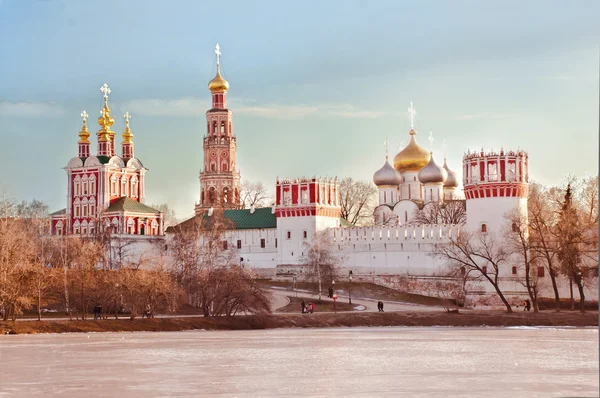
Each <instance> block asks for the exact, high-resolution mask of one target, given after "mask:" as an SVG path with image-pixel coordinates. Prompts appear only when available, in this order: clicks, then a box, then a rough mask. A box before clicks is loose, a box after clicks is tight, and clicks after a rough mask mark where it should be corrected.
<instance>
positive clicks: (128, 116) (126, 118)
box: [123, 112, 131, 124]
mask: <svg viewBox="0 0 600 398" xmlns="http://www.w3.org/2000/svg"><path fill="white" fill-rule="evenodd" d="M123 117H124V118H125V123H127V124H129V119H131V115H130V114H129V112H125V114H124V115H123Z"/></svg>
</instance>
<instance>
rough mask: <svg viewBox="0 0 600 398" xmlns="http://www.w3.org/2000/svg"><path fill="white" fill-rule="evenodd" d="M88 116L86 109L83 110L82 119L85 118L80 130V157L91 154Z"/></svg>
mask: <svg viewBox="0 0 600 398" xmlns="http://www.w3.org/2000/svg"><path fill="white" fill-rule="evenodd" d="M87 118H88V114H87V112H86V111H83V112H81V119H82V120H83V126H82V127H81V131H80V132H79V142H78V144H79V157H80V158H87V157H89V156H90V140H89V138H90V132H89V131H88V129H87Z"/></svg>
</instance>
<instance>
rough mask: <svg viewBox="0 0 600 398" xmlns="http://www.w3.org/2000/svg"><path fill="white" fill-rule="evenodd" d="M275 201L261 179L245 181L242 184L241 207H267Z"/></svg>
mask: <svg viewBox="0 0 600 398" xmlns="http://www.w3.org/2000/svg"><path fill="white" fill-rule="evenodd" d="M272 203H273V198H272V197H271V196H270V195H269V193H268V191H267V188H266V187H265V185H264V184H263V183H262V182H261V181H255V182H254V181H243V182H242V184H241V186H240V207H241V208H242V209H249V208H251V207H253V206H254V207H256V208H258V207H267V206H270V205H271V204H272Z"/></svg>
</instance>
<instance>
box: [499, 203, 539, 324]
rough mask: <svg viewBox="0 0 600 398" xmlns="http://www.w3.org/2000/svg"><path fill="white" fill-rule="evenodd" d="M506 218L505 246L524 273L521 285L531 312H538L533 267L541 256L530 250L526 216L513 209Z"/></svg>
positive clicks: (535, 278)
mask: <svg viewBox="0 0 600 398" xmlns="http://www.w3.org/2000/svg"><path fill="white" fill-rule="evenodd" d="M506 218H507V220H508V225H509V228H507V230H506V231H505V233H504V237H505V242H506V245H507V247H508V249H510V251H511V252H512V253H514V254H515V255H516V256H518V257H519V259H520V262H521V265H522V269H523V270H524V271H525V281H524V283H523V285H524V286H525V288H527V293H528V294H529V298H530V299H531V303H532V305H533V311H534V312H539V307H538V293H539V292H538V284H537V273H536V272H535V271H536V269H535V267H534V265H535V264H537V262H538V260H541V255H540V253H538V252H536V251H535V250H533V249H532V248H531V242H530V240H529V223H528V220H527V217H526V215H525V214H523V213H522V212H520V211H519V210H518V209H514V210H513V211H510V212H509V213H508V214H507V215H506Z"/></svg>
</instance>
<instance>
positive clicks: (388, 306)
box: [269, 288, 444, 312]
mask: <svg viewBox="0 0 600 398" xmlns="http://www.w3.org/2000/svg"><path fill="white" fill-rule="evenodd" d="M269 290H270V291H271V294H272V297H273V299H272V301H271V308H272V309H273V311H275V310H277V309H279V308H281V307H285V306H286V305H287V304H289V300H288V299H287V297H303V298H310V299H313V300H317V299H318V298H319V296H318V295H317V294H314V293H310V292H305V291H298V290H296V291H295V292H294V291H291V290H287V289H276V288H270V289H269ZM321 300H327V301H330V300H331V299H330V298H329V297H327V296H326V295H322V296H321ZM342 300H343V301H346V300H348V296H344V295H338V302H339V301H342ZM383 303H384V307H383V309H384V311H391V312H394V311H440V310H443V309H444V307H441V306H431V305H421V304H413V303H407V302H398V301H386V300H383ZM352 304H356V306H357V307H358V306H364V307H365V309H362V311H365V312H377V311H378V309H377V300H372V299H365V298H358V299H357V298H352ZM298 311H300V310H298Z"/></svg>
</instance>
